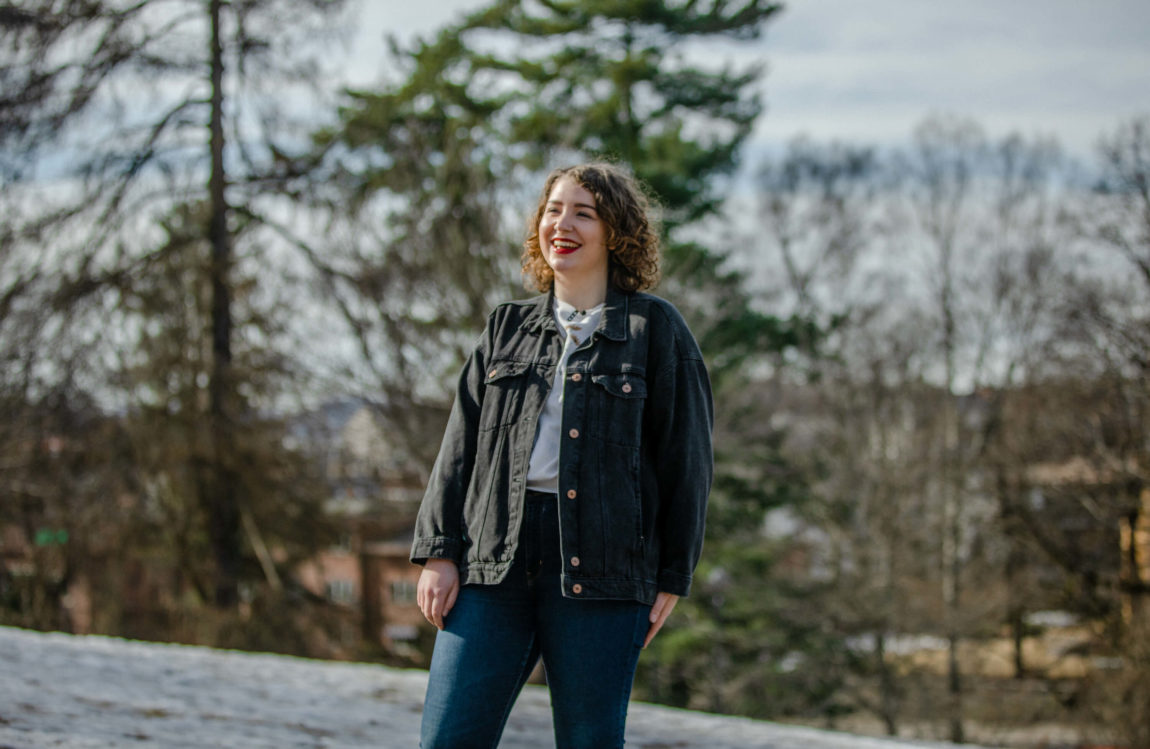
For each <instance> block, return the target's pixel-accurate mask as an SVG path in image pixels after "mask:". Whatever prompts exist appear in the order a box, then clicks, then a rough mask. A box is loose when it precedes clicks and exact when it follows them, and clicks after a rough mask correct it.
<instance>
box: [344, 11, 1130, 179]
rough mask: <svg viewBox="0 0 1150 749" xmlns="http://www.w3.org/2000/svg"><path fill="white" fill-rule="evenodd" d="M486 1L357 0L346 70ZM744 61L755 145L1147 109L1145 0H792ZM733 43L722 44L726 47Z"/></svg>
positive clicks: (1069, 130)
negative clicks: (756, 68) (754, 77)
mask: <svg viewBox="0 0 1150 749" xmlns="http://www.w3.org/2000/svg"><path fill="white" fill-rule="evenodd" d="M486 4H487V3H486V2H484V1H483V0H433V1H430V0H425V1H424V2H419V1H418V0H363V1H362V4H361V6H360V8H359V15H358V20H357V28H358V32H357V36H356V42H355V46H354V54H353V55H352V56H351V58H352V59H351V60H350V61H349V63H348V65H347V67H346V69H345V71H346V74H347V76H348V79H349V80H350V81H352V82H355V83H359V84H369V83H371V82H372V81H373V80H378V74H379V70H380V67H381V65H382V63H383V44H382V43H381V40H382V39H383V37H384V35H385V34H386V33H394V34H397V35H398V36H400V37H411V36H412V35H415V34H430V33H432V32H434V31H435V30H436V29H437V28H439V27H441V26H442V25H443V24H445V23H447V22H449V21H451V20H453V19H455V18H457V17H458V16H459V15H460V14H461V13H465V12H467V11H469V10H473V9H476V8H479V7H482V6H484V5H486ZM784 5H785V8H784V10H783V12H782V13H780V14H778V15H777V16H775V18H774V19H773V20H772V21H771V22H770V23H769V24H768V25H767V28H766V33H765V34H764V36H763V37H762V38H761V39H760V40H758V41H756V42H753V43H751V44H749V45H734V46H741V49H739V50H738V52H737V53H735V54H738V55H739V56H740V57H739V58H738V59H740V60H748V61H749V60H756V61H764V62H766V64H767V67H768V73H767V75H766V77H765V79H764V83H763V97H764V100H765V102H766V104H767V112H766V115H765V117H764V118H762V120H761V122H760V123H759V126H758V127H757V129H756V131H755V133H754V136H753V143H752V144H751V148H752V149H754V150H760V149H765V150H774V149H775V148H778V147H781V146H782V145H784V144H785V143H786V142H787V141H789V140H791V139H792V138H794V137H795V136H797V135H799V134H806V135H810V136H812V137H814V138H816V139H818V140H840V141H844V142H850V143H856V144H870V145H878V146H891V145H897V144H899V143H902V142H905V141H906V140H907V139H908V138H909V136H910V134H911V133H912V132H913V130H914V127H915V126H916V125H917V124H918V123H920V122H921V121H922V120H923V119H925V118H926V117H927V116H928V115H930V114H935V113H944V114H954V115H960V116H964V117H971V118H973V119H975V120H977V121H978V122H979V123H981V124H982V126H983V127H984V128H985V129H986V131H987V132H988V133H989V134H990V135H991V136H992V137H1001V136H1003V135H1005V134H1007V133H1010V132H1014V131H1018V132H1021V133H1022V134H1024V135H1027V136H1035V135H1042V136H1054V137H1057V138H1058V140H1059V141H1060V142H1061V143H1062V145H1063V147H1064V148H1065V149H1066V150H1067V151H1068V152H1069V153H1071V154H1072V155H1074V156H1077V157H1081V158H1090V157H1091V156H1092V154H1093V149H1094V147H1095V144H1096V142H1097V139H1098V137H1099V135H1101V134H1103V133H1106V132H1110V131H1112V130H1114V129H1115V127H1116V126H1118V125H1119V124H1120V123H1121V122H1123V121H1125V120H1128V119H1129V118H1131V117H1133V116H1136V115H1139V114H1150V2H1148V1H1147V0H1094V1H1093V2H1084V1H1083V0H964V1H963V2H953V1H951V0H793V1H792V2H789V3H785V4H784ZM732 46H733V45H729V44H724V45H720V46H718V49H719V50H720V54H722V53H724V52H725V53H728V54H730V50H731V48H732Z"/></svg>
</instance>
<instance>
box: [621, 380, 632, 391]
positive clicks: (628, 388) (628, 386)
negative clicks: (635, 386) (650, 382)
mask: <svg viewBox="0 0 1150 749" xmlns="http://www.w3.org/2000/svg"><path fill="white" fill-rule="evenodd" d="M623 392H624V393H629V392H631V383H629V382H624V383H623Z"/></svg>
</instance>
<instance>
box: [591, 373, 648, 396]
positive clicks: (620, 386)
mask: <svg viewBox="0 0 1150 749" xmlns="http://www.w3.org/2000/svg"><path fill="white" fill-rule="evenodd" d="M591 381H592V382H594V383H595V384H596V385H599V386H601V387H602V388H603V389H604V390H606V391H607V392H608V393H610V394H611V395H614V396H616V397H618V398H646V397H647V382H646V380H644V379H643V378H642V377H639V376H638V375H634V374H627V373H623V374H597V375H591Z"/></svg>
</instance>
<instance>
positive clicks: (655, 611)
mask: <svg viewBox="0 0 1150 749" xmlns="http://www.w3.org/2000/svg"><path fill="white" fill-rule="evenodd" d="M678 602H679V597H678V596H676V595H673V594H671V593H659V594H658V595H656V596H655V605H654V606H652V607H651V615H650V616H649V617H648V621H650V622H651V627H650V628H649V629H648V630H647V639H645V640H644V641H643V647H644V648H646V647H647V646H648V645H650V644H651V640H653V639H655V635H657V634H658V633H659V630H660V629H662V628H663V623H664V622H666V621H667V617H668V616H670V615H671V611H672V610H673V609H674V608H675V604H676V603H678Z"/></svg>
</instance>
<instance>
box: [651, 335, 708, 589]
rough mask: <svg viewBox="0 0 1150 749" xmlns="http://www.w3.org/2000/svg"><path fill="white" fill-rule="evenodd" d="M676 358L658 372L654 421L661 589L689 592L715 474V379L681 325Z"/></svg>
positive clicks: (658, 580)
mask: <svg viewBox="0 0 1150 749" xmlns="http://www.w3.org/2000/svg"><path fill="white" fill-rule="evenodd" d="M681 325H682V327H681V335H679V336H677V338H678V340H677V341H676V344H677V345H676V346H674V348H673V350H674V351H675V358H674V360H673V361H670V362H667V363H665V364H664V365H663V366H662V368H661V369H659V370H658V371H657V372H656V374H655V380H654V383H653V385H654V392H653V393H650V392H649V397H653V398H655V399H657V402H658V404H659V405H657V406H656V407H655V408H654V412H655V414H657V416H656V417H655V420H654V422H653V423H652V427H653V434H652V439H653V440H654V446H655V460H656V461H657V468H656V472H657V475H658V486H659V514H658V519H657V525H656V529H655V531H656V533H658V534H659V537H660V538H659V541H660V543H659V549H660V553H659V572H658V579H657V585H658V589H659V590H660V591H662V592H666V593H672V594H674V595H677V596H686V595H687V594H689V593H690V590H691V576H692V575H693V574H694V571H695V565H696V564H697V563H698V561H699V555H700V554H701V552H702V550H703V531H704V525H705V521H706V514H707V497H708V495H709V494H710V492H711V480H712V476H713V474H714V453H713V448H712V442H711V434H712V430H713V429H714V404H713V402H712V396H711V383H710V379H709V378H708V376H707V369H706V367H705V366H704V364H703V357H702V354H701V353H700V352H699V349H698V345H697V344H696V343H695V341H694V339H693V338H691V335H690V333H689V332H688V331H687V329H686V325H685V324H682V323H681Z"/></svg>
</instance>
